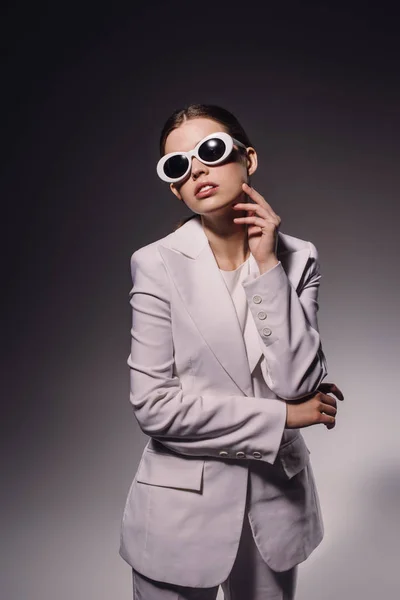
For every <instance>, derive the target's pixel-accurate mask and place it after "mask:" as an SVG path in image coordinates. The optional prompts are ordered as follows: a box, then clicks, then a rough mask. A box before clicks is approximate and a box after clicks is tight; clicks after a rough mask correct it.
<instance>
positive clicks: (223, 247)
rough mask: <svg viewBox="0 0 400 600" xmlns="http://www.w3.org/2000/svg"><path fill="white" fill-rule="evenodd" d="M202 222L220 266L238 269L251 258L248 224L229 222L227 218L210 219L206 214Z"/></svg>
mask: <svg viewBox="0 0 400 600" xmlns="http://www.w3.org/2000/svg"><path fill="white" fill-rule="evenodd" d="M201 223H202V226H203V229H204V233H205V234H206V236H207V238H208V243H209V244H210V247H211V250H212V251H213V254H214V256H215V260H216V261H217V263H218V266H219V267H220V268H222V269H226V270H228V271H229V270H234V269H237V268H238V267H239V266H240V265H241V264H242V263H244V262H245V260H247V259H248V258H249V256H250V249H249V244H248V237H247V225H243V224H236V223H227V220H226V218H225V219H213V220H212V221H210V220H209V219H207V217H204V215H201Z"/></svg>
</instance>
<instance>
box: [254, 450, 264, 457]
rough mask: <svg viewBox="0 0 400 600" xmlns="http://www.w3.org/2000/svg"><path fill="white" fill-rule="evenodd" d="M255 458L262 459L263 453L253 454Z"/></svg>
mask: <svg viewBox="0 0 400 600" xmlns="http://www.w3.org/2000/svg"><path fill="white" fill-rule="evenodd" d="M253 456H254V458H261V456H262V455H261V452H258V451H257V450H256V451H255V452H253Z"/></svg>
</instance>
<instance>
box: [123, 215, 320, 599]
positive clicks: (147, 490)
mask: <svg viewBox="0 0 400 600" xmlns="http://www.w3.org/2000/svg"><path fill="white" fill-rule="evenodd" d="M277 258H278V260H279V263H278V264H277V265H276V266H274V267H273V268H272V269H270V270H269V271H267V272H265V273H263V274H262V275H260V272H259V269H258V267H257V263H256V261H255V259H254V257H253V256H252V255H250V258H249V261H248V265H246V267H247V266H248V274H247V273H246V272H245V271H244V277H243V279H242V280H241V282H240V286H241V290H242V292H240V291H239V292H237V290H238V288H237V287H236V292H235V296H234V298H233V297H231V295H230V293H229V290H228V289H227V286H226V284H225V281H224V278H223V276H222V274H221V272H220V270H219V269H218V265H217V263H216V260H215V257H214V254H213V252H212V250H211V247H210V245H209V242H208V239H207V236H206V235H205V232H204V230H203V227H202V224H201V221H200V218H199V217H198V216H196V217H195V218H193V219H191V220H189V221H188V222H186V223H185V224H184V225H183V226H182V227H180V228H179V229H177V230H176V231H174V232H172V233H170V234H168V235H167V236H165V237H164V238H162V239H160V240H157V241H155V242H153V243H151V244H148V245H147V246H144V247H142V248H140V249H139V250H137V251H136V252H134V253H133V255H132V258H131V268H132V282H133V287H132V289H131V292H130V295H131V306H132V330H131V334H132V345H131V353H130V355H129V358H128V364H129V367H130V374H131V394H130V401H131V403H132V406H133V409H134V413H135V416H136V419H137V421H138V423H139V425H140V427H141V429H142V430H143V431H144V433H146V434H147V435H148V436H149V437H150V439H149V441H148V443H147V445H146V447H145V449H144V451H143V454H142V458H141V461H140V464H139V467H138V469H137V472H136V475H135V477H134V480H133V482H132V485H131V488H130V490H129V492H128V497H127V500H126V505H125V509H124V512H123V518H122V525H121V546H120V554H121V556H122V557H123V558H124V559H125V560H126V561H127V562H128V564H130V565H131V566H132V567H134V569H136V570H137V571H139V572H140V573H142V574H144V575H145V576H147V577H150V578H152V579H156V580H158V581H164V582H168V583H175V584H179V585H184V586H192V587H211V586H214V585H218V584H220V583H222V582H223V581H224V580H225V579H226V578H227V577H228V575H229V572H230V570H231V568H232V565H233V562H234V560H235V556H236V552H237V549H238V544H239V539H240V533H241V529H242V523H243V518H244V510H245V506H246V494H247V493H249V501H250V503H249V520H250V523H251V527H252V531H253V535H254V538H255V541H256V544H257V546H258V549H259V551H260V553H261V555H262V557H263V558H264V560H265V561H266V562H267V563H268V564H269V566H270V567H271V568H272V569H274V570H276V571H284V570H287V569H289V568H291V567H292V566H294V565H295V564H298V563H300V562H302V561H304V560H305V559H306V558H307V557H308V556H309V555H310V553H311V552H312V551H313V550H314V549H315V548H316V546H317V545H318V544H319V543H320V542H321V540H322V538H323V522H322V516H321V512H320V504H319V499H318V494H317V490H316V487H315V481H314V476H313V472H312V468H311V464H310V460H309V450H308V448H307V446H306V444H305V442H304V439H303V437H302V435H301V432H300V430H299V429H286V428H285V423H286V402H290V401H291V400H295V399H298V398H301V397H303V396H306V395H308V394H310V393H311V392H313V391H315V390H316V389H317V388H318V386H319V385H320V383H321V381H322V380H323V379H324V377H325V376H326V375H327V365H326V360H325V356H324V353H323V350H322V345H321V340H320V335H319V331H318V322H317V311H318V288H319V283H320V277H321V275H320V272H319V262H318V254H317V250H316V247H315V246H314V245H313V244H312V243H311V242H308V241H304V240H301V239H299V238H295V237H293V236H290V235H287V234H284V233H282V232H279V233H278V246H277ZM239 289H240V288H239ZM243 309H244V314H243ZM242 327H243V331H242Z"/></svg>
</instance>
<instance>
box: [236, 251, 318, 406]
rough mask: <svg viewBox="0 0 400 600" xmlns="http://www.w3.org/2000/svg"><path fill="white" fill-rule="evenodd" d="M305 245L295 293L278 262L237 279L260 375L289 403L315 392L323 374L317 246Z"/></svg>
mask: <svg viewBox="0 0 400 600" xmlns="http://www.w3.org/2000/svg"><path fill="white" fill-rule="evenodd" d="M308 243H309V246H310V256H309V260H308V262H307V267H306V269H305V273H304V274H303V278H302V281H303V283H302V284H300V288H299V289H300V291H299V293H298V292H297V291H296V290H295V288H294V287H293V285H292V284H291V282H290V281H289V279H288V277H287V275H286V273H285V270H284V268H283V266H282V263H281V261H279V263H278V264H277V265H275V266H274V267H272V268H271V269H269V270H268V271H266V272H265V273H263V274H262V275H258V276H255V277H253V278H251V276H249V277H247V278H246V279H245V280H243V282H242V285H243V288H244V290H245V292H246V296H247V302H248V305H249V308H250V311H251V314H252V317H253V319H254V322H255V324H256V327H257V329H258V332H259V334H260V342H261V347H262V352H263V355H264V358H265V360H262V361H261V371H262V374H263V377H264V379H265V382H266V383H267V385H268V387H269V388H270V389H271V390H273V391H274V392H275V394H276V395H277V396H279V397H280V398H282V399H284V400H289V401H290V400H298V399H300V398H303V397H304V396H307V395H309V394H311V393H312V392H315V391H317V388H318V386H319V385H320V383H321V382H322V380H323V379H324V377H326V375H327V374H328V367H327V362H326V358H325V355H324V352H323V349H322V343H321V337H320V334H319V328H318V318H317V312H318V308H319V305H318V291H319V286H320V279H321V272H320V263H319V257H318V251H317V248H316V247H315V245H314V244H313V243H311V242H308Z"/></svg>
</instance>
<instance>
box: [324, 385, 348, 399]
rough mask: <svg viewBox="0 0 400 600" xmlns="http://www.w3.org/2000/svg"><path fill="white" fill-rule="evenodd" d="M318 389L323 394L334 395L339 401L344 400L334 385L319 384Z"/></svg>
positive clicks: (341, 393)
mask: <svg viewBox="0 0 400 600" xmlns="http://www.w3.org/2000/svg"><path fill="white" fill-rule="evenodd" d="M318 389H319V390H320V391H321V392H324V393H325V394H327V393H328V392H331V393H332V394H335V396H337V398H338V399H339V400H344V395H343V392H342V391H341V390H340V389H339V388H338V387H337V385H336V384H335V383H328V382H327V381H326V382H324V383H321V384H320V386H319V387H318Z"/></svg>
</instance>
